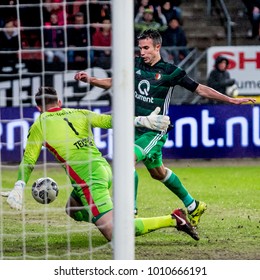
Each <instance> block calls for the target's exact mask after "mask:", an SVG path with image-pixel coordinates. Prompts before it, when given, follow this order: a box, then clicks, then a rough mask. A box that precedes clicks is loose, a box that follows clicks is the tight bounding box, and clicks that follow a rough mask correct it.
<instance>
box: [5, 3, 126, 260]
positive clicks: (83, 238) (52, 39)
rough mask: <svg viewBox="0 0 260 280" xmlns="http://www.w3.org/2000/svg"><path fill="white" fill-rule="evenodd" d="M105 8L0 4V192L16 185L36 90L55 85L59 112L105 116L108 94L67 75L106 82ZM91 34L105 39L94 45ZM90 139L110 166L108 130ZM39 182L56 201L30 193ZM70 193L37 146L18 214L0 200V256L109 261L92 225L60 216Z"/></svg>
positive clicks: (108, 6) (108, 7) (107, 246)
mask: <svg viewBox="0 0 260 280" xmlns="http://www.w3.org/2000/svg"><path fill="white" fill-rule="evenodd" d="M129 2H130V1H129ZM112 8H113V7H112V0H111V1H80V0H75V1H72V0H71V1H62V0H52V1H48V0H39V1H28V0H27V1H23V0H20V1H4V4H2V1H1V4H0V34H1V35H0V36H1V37H0V41H1V40H2V42H4V43H3V44H2V43H1V44H0V57H1V58H0V109H1V114H0V131H1V144H0V145H1V155H0V162H1V168H0V191H1V192H7V191H10V190H11V189H12V188H13V186H14V183H15V182H16V180H17V170H18V166H19V163H20V160H21V159H22V156H23V152H24V148H25V145H26V139H27V134H28V132H29V128H30V125H31V124H32V123H33V122H34V120H36V118H37V117H38V116H39V112H38V111H37V109H36V108H35V105H36V104H35V101H34V95H35V93H36V92H37V90H38V88H39V87H41V86H51V87H54V88H55V89H56V91H57V92H58V95H59V99H60V100H61V101H62V103H63V107H74V108H86V109H90V110H92V111H94V112H97V113H111V101H112V95H111V91H110V90H104V89H101V88H98V87H92V86H90V85H89V84H86V83H82V82H78V81H76V80H75V79H74V75H75V73H76V72H78V71H81V70H82V71H86V72H87V73H88V74H89V75H91V76H97V77H100V78H106V77H111V73H112V41H111V40H112V39H111V38H112V37H111V36H110V35H111V28H112ZM97 31H99V34H98V35H99V36H101V35H102V32H103V35H104V34H105V35H106V37H105V39H106V40H103V41H102V40H99V39H100V38H99V37H98V35H96V32H97ZM103 39H104V38H103ZM130 117H131V116H130ZM53 133H54V134H55V131H53ZM93 134H94V140H95V143H96V145H97V147H98V149H99V150H100V151H101V153H102V154H103V155H104V157H105V158H106V159H107V160H108V161H111V160H112V155H113V144H112V142H113V141H112V140H113V135H112V130H103V129H100V128H94V130H93ZM119 160H120V159H119ZM41 177H51V178H53V179H54V180H55V181H56V182H57V184H58V187H59V194H58V198H57V199H56V200H55V201H54V202H52V203H50V204H48V205H42V204H39V203H37V202H36V201H35V200H34V199H33V197H32V194H31V186H32V184H33V182H34V181H35V180H36V179H38V178H41ZM130 181H131V180H130ZM71 191H72V187H71V183H70V181H69V180H68V178H67V176H66V174H65V172H64V170H63V169H62V168H61V166H60V165H59V164H58V163H56V161H55V160H54V158H53V157H52V156H51V155H50V154H49V153H48V152H47V150H46V149H44V148H43V149H42V152H41V154H40V157H39V159H38V162H37V164H36V166H35V169H34V171H33V173H32V175H31V177H30V179H29V182H28V184H27V186H26V188H25V192H24V194H25V198H24V204H23V209H22V211H21V212H17V211H15V210H13V209H10V207H9V205H8V204H7V203H6V197H0V200H1V203H0V259H1V260H19V259H23V260H34V259H36V260H37V259H39V260H44V259H46V260H50V259H63V260H65V259H81V260H82V259H103V260H104V259H113V248H112V247H113V246H111V243H109V242H107V241H106V239H105V238H104V237H103V236H102V235H101V233H100V232H99V231H98V229H97V228H96V227H95V226H94V225H93V224H91V223H81V222H76V221H74V220H73V219H71V218H70V217H69V216H68V215H66V213H65V205H66V201H67V199H68V197H69V196H70V193H71ZM111 195H112V191H111Z"/></svg>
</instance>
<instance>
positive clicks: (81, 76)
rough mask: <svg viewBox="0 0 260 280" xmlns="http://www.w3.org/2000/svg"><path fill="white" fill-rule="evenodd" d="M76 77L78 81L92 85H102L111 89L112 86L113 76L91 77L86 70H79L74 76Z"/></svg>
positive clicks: (101, 86)
mask: <svg viewBox="0 0 260 280" xmlns="http://www.w3.org/2000/svg"><path fill="white" fill-rule="evenodd" d="M74 79H75V80H76V81H81V82H84V83H89V84H90V85H92V86H95V87H100V88H103V89H109V88H111V86H112V78H103V79H99V78H96V77H91V76H89V75H88V74H87V73H86V72H83V71H80V72H77V73H76V74H75V76H74Z"/></svg>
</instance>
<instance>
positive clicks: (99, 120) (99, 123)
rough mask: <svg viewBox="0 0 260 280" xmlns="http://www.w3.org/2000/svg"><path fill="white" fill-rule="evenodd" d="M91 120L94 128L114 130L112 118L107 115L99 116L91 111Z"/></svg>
mask: <svg viewBox="0 0 260 280" xmlns="http://www.w3.org/2000/svg"><path fill="white" fill-rule="evenodd" d="M88 117H89V120H90V124H91V126H92V127H100V128H104V129H109V128H112V116H111V115H105V114H97V113H94V112H92V111H89V115H88Z"/></svg>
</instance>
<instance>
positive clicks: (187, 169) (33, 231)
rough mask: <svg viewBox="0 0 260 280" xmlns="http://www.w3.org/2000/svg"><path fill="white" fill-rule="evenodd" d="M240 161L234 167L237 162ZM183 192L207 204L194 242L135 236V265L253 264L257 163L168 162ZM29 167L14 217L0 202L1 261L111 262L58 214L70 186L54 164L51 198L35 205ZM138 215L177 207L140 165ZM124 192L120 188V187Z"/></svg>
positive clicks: (166, 233) (165, 235) (259, 228)
mask: <svg viewBox="0 0 260 280" xmlns="http://www.w3.org/2000/svg"><path fill="white" fill-rule="evenodd" d="M237 163H239V164H237ZM167 166H168V167H170V168H171V169H172V170H173V171H174V172H175V173H176V174H177V175H178V176H179V178H180V179H181V180H182V182H183V183H184V185H185V186H186V187H187V189H188V190H189V192H190V193H191V194H192V195H193V196H194V197H195V198H196V199H198V200H203V201H205V202H206V203H207V205H208V210H207V211H206V212H205V214H204V215H203V216H202V218H201V222H200V224H199V227H198V232H199V235H200V241H195V240H193V239H191V238H190V237H189V236H188V235H186V234H185V233H182V232H178V231H177V230H176V229H175V228H166V229H161V230H158V231H155V232H152V233H150V234H147V235H144V236H140V237H137V238H136V239H135V240H136V246H135V258H136V259H137V260H185V259H186V260H202V259H205V260H252V259H258V260H259V259H260V183H259V182H260V172H259V164H258V162H257V161H256V162H253V163H251V164H248V163H247V162H245V163H243V161H241V162H240V161H233V163H232V164H226V163H225V162H224V163H223V164H222V163H221V164H219V163H218V164H216V165H215V164H214V161H213V162H206V161H203V162H202V164H200V162H198V163H196V164H194V163H193V162H190V163H189V162H188V161H187V162H185V163H184V164H179V163H178V162H168V163H167ZM43 171H44V169H43V167H40V168H38V167H37V168H36V169H35V170H34V172H33V174H32V177H31V179H30V181H29V183H28V186H27V188H26V191H25V211H23V212H22V213H19V212H17V211H15V210H12V209H10V208H9V206H8V205H7V203H6V201H5V199H6V198H0V203H1V205H0V211H1V221H0V247H1V255H0V257H1V259H29V260H30V259H81V260H82V259H86V260H87V259H94V260H108V259H112V258H113V252H112V249H111V246H110V244H108V243H107V242H106V240H105V238H104V237H103V236H102V235H101V234H100V233H99V231H98V230H97V229H96V228H95V227H94V226H93V225H91V224H86V223H79V222H75V221H73V220H72V219H70V218H69V217H68V216H67V215H66V214H65V211H64V209H65V204H66V201H67V198H68V196H69V193H70V192H71V190H72V188H71V187H70V186H69V183H68V180H67V178H66V176H65V173H64V171H63V170H62V169H61V168H60V167H57V166H52V167H48V168H47V170H45V172H47V175H48V176H49V177H52V178H53V179H55V180H56V181H57V183H58V185H59V187H60V192H59V196H58V198H57V199H56V200H55V201H54V202H53V203H52V204H50V205H41V204H39V203H37V202H36V201H34V199H33V198H32V196H31V187H30V186H31V185H32V183H33V181H34V180H35V179H37V178H39V177H42V176H43V174H44V173H43ZM137 171H138V174H139V182H140V184H139V197H138V202H139V216H140V217H141V216H142V217H150V216H160V215H165V214H169V213H171V211H172V210H173V209H174V208H177V207H183V205H182V202H181V201H180V200H179V199H178V198H177V197H176V196H174V195H173V194H172V193H171V192H170V191H169V190H167V189H166V188H165V187H164V185H162V184H161V183H160V182H157V181H155V180H153V179H152V178H150V176H149V174H148V172H147V171H146V169H145V168H144V167H143V166H142V165H140V166H138V168H137ZM1 177H2V190H7V189H11V188H12V185H13V182H14V181H15V178H16V168H10V169H9V168H2V171H1ZM122 187H123V186H122Z"/></svg>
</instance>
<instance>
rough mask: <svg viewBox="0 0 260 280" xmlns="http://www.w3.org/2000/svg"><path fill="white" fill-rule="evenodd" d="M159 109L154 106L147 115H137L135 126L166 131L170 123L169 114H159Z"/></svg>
mask: <svg viewBox="0 0 260 280" xmlns="http://www.w3.org/2000/svg"><path fill="white" fill-rule="evenodd" d="M160 111H161V109H160V107H156V108H155V110H154V111H153V112H152V113H151V114H150V115H149V116H138V117H136V118H135V121H134V123H135V126H136V127H146V128H149V129H152V130H158V131H167V129H168V126H169V125H170V118H169V116H164V115H159V113H160Z"/></svg>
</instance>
